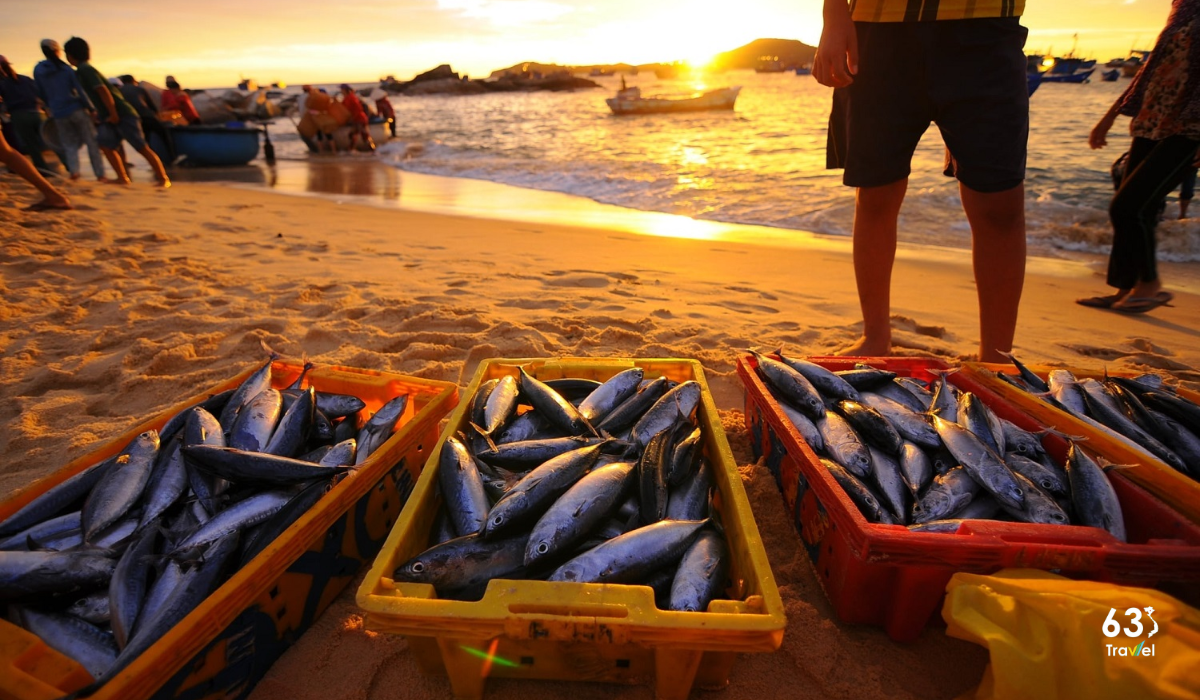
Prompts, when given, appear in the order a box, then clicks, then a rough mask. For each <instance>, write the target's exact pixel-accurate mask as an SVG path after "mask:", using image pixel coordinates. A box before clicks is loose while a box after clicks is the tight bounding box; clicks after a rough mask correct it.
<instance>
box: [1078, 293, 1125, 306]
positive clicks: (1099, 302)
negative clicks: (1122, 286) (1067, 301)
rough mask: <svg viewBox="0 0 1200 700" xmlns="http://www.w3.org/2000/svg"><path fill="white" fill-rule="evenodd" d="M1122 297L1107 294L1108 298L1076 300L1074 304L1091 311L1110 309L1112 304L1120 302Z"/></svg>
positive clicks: (1120, 295)
mask: <svg viewBox="0 0 1200 700" xmlns="http://www.w3.org/2000/svg"><path fill="white" fill-rule="evenodd" d="M1123 296H1124V295H1122V294H1109V295H1108V296H1101V297H1088V298H1086V299H1076V300H1075V303H1076V304H1079V305H1080V306H1087V307H1090V308H1093V309H1111V308H1112V306H1113V304H1115V303H1117V302H1118V301H1120V300H1121V299H1122V297H1123Z"/></svg>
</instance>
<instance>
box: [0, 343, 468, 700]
mask: <svg viewBox="0 0 1200 700" xmlns="http://www.w3.org/2000/svg"><path fill="white" fill-rule="evenodd" d="M301 369H302V368H301V367H300V366H299V365H296V364H292V363H287V362H279V361H277V362H274V363H273V364H272V384H273V386H275V387H276V388H283V387H286V386H288V385H289V384H290V383H291V382H292V381H294V380H295V379H296V377H297V376H299V374H300V372H301ZM253 371H254V370H253V369H251V370H247V371H246V372H243V373H242V374H241V375H239V376H238V377H235V378H233V379H231V380H229V381H227V382H224V383H222V384H220V385H219V386H217V387H215V388H213V389H212V390H210V391H208V392H206V393H203V394H200V395H198V396H195V397H193V398H191V399H189V400H188V401H184V402H182V403H180V404H178V405H176V406H174V407H172V408H171V409H169V410H167V411H165V412H163V413H162V414H159V415H158V416H157V417H155V418H152V419H150V420H147V421H145V422H144V423H142V424H140V425H138V426H136V427H134V428H132V429H131V430H129V431H128V432H126V433H125V434H124V435H122V436H120V437H118V438H116V439H114V440H111V441H109V442H107V443H105V444H104V445H102V446H101V447H99V448H97V449H95V450H93V451H92V452H90V453H89V454H87V455H84V456H82V457H80V458H79V459H76V460H74V461H73V462H71V463H70V464H68V465H67V466H65V467H63V468H62V469H60V470H59V471H57V472H55V473H53V474H51V475H50V476H48V477H46V478H44V479H41V480H39V481H37V482H35V483H33V484H32V485H31V486H29V487H28V488H26V489H24V490H23V491H21V492H20V493H18V494H16V495H15V496H13V497H12V498H10V499H8V500H7V501H5V502H4V503H2V504H0V520H3V519H4V518H7V517H8V516H10V515H12V514H13V513H15V512H16V511H17V510H19V509H20V508H21V507H22V506H24V505H25V504H27V503H29V502H30V501H31V500H33V499H34V498H35V497H37V496H38V495H40V494H42V493H44V492H45V491H46V490H48V489H49V488H51V487H53V486H55V485H56V484H59V483H61V482H62V481H64V480H66V479H67V478H69V477H70V476H72V475H74V474H77V473H79V472H80V471H83V470H84V469H85V468H87V467H89V466H91V465H93V464H95V463H97V462H99V461H101V460H103V459H106V458H108V457H111V456H112V455H115V454H117V453H119V452H120V451H121V450H122V449H123V448H124V447H125V445H126V444H127V443H128V442H129V441H130V440H132V439H133V438H134V437H135V436H137V435H139V434H140V433H142V432H144V431H146V430H149V429H152V428H153V429H158V428H160V427H162V426H163V424H165V423H166V421H167V420H168V419H169V418H170V417H171V416H173V415H174V414H176V413H178V412H179V411H181V410H183V409H185V408H187V407H188V406H191V405H194V404H195V403H197V402H199V401H201V400H203V399H206V398H208V397H209V396H212V395H215V394H217V393H220V392H222V391H225V390H227V389H232V388H234V387H236V386H238V385H239V384H240V383H241V382H242V381H243V380H244V379H246V378H247V377H248V376H250V374H251V373H252V372H253ZM307 378H308V381H309V383H310V384H311V385H312V386H313V387H315V388H316V389H317V390H318V391H326V392H333V393H342V394H353V395H355V396H358V397H359V398H360V399H362V400H363V401H364V402H365V403H366V404H367V405H366V408H365V409H364V410H365V411H375V410H378V409H379V407H380V406H382V405H383V404H384V403H386V402H387V401H389V400H390V399H392V398H394V397H396V396H399V395H401V394H408V395H409V396H410V397H411V398H410V400H409V402H408V405H407V407H406V408H405V412H404V414H403V415H402V416H401V418H400V420H399V421H398V422H397V428H396V431H395V433H394V434H393V435H392V436H391V437H390V438H389V439H388V440H387V442H385V443H384V444H383V445H381V446H380V447H379V448H377V450H376V452H375V453H374V454H372V455H371V456H370V457H369V458H368V459H367V460H366V461H364V462H363V464H362V465H360V466H359V468H358V469H357V470H356V471H355V472H353V473H352V475H351V476H348V477H347V478H344V479H342V480H341V481H340V482H338V483H337V484H336V485H335V486H334V487H333V488H332V489H331V490H330V491H329V492H328V493H326V494H325V495H324V496H323V497H322V498H321V500H319V501H317V503H316V504H315V505H314V506H313V507H312V508H310V509H309V510H308V512H306V513H305V514H304V515H302V516H301V517H300V519H299V520H297V521H296V522H295V523H293V524H292V525H291V527H290V528H288V529H287V530H286V531H285V532H284V533H283V534H282V535H280V536H279V537H278V538H276V539H275V541H274V542H273V543H271V544H270V545H269V546H268V547H267V548H266V549H265V550H264V551H263V552H261V553H260V554H259V555H258V556H257V557H256V558H255V559H254V560H252V561H251V562H250V563H249V564H247V565H246V566H244V567H242V568H241V570H239V571H238V572H237V573H235V574H234V575H233V576H232V577H230V578H229V580H227V581H226V582H225V583H224V584H223V585H222V586H221V587H220V588H218V589H217V590H216V591H215V592H214V593H213V594H212V595H210V596H209V597H208V598H207V599H205V601H204V602H203V603H201V604H200V605H199V606H198V607H197V608H196V609H195V610H193V611H192V612H191V613H190V614H189V615H188V616H187V617H185V618H184V619H183V620H182V621H181V622H180V623H179V624H177V625H176V626H175V627H174V628H172V629H171V630H170V631H169V632H168V633H167V634H166V635H164V636H163V637H162V638H161V639H160V640H159V641H158V642H157V643H155V644H154V646H152V647H151V648H150V649H149V650H148V651H147V652H146V653H144V654H142V655H141V656H140V657H139V658H138V659H136V660H135V661H133V662H132V663H130V664H129V666H127V667H126V668H125V669H124V670H122V671H121V672H120V673H118V674H117V675H115V676H114V677H113V678H111V679H110V680H109V681H108V682H107V683H105V684H104V685H103V686H102V687H101V688H100V689H99V690H97V691H96V692H95V693H94V694H93V695H91V696H89V697H91V698H97V699H98V700H101V699H102V700H118V699H119V700H146V699H148V698H154V699H155V700H170V699H173V698H188V699H189V700H194V699H197V698H235V697H245V696H247V695H249V694H250V691H251V689H253V687H254V685H255V684H256V683H258V681H259V680H261V679H262V677H263V676H264V675H266V673H267V670H268V669H269V668H270V667H271V664H273V663H274V662H275V660H276V659H278V658H279V656H280V655H281V654H283V652H284V651H285V650H287V648H288V647H290V646H291V645H292V644H294V643H295V642H296V640H297V639H298V638H299V637H300V635H301V634H303V633H304V632H305V630H307V629H308V628H309V627H310V626H311V625H312V623H313V622H314V621H315V620H316V619H317V617H318V616H319V615H320V614H321V613H322V612H323V611H324V610H325V608H327V607H329V604H330V603H332V602H333V600H334V599H335V598H336V597H337V595H338V593H339V592H340V591H341V590H342V589H343V588H345V586H346V585H347V584H348V583H350V582H351V581H352V580H353V579H354V578H355V577H356V576H357V575H358V573H359V572H360V571H361V570H362V568H363V565H364V564H369V563H370V562H371V561H372V560H373V559H374V557H375V555H376V554H377V553H378V552H379V549H380V547H381V546H382V545H383V542H384V539H385V538H386V537H387V534H388V532H389V531H390V530H391V527H392V525H393V523H394V522H395V521H396V518H397V517H398V516H399V514H400V511H401V509H402V508H403V506H404V504H405V502H406V501H407V500H408V496H409V494H410V493H411V492H412V488H413V484H414V483H415V482H416V481H417V479H418V478H419V477H420V475H421V469H422V468H423V466H424V464H425V457H426V454H427V453H428V452H429V450H430V448H431V447H432V446H433V444H434V443H435V442H436V440H437V436H438V425H439V423H440V422H441V420H442V418H443V417H445V416H446V414H448V413H449V412H450V411H451V410H452V409H453V408H454V406H455V405H456V404H457V402H458V387H457V386H456V385H454V384H451V383H448V382H439V381H433V380H429V379H421V378H418V377H410V376H406V375H401V374H395V373H390V372H378V371H373V370H365V369H354V368H350V367H338V366H332V365H325V366H318V367H316V368H314V369H312V370H311V371H310V372H309V373H308V375H307ZM91 682H92V678H91V676H90V675H89V674H88V673H87V671H85V670H83V667H82V666H80V665H79V664H77V663H76V662H75V661H73V660H71V659H68V658H67V657H66V656H63V655H62V654H60V653H58V652H57V651H55V650H54V649H52V648H50V647H49V646H48V645H46V644H45V643H43V642H42V641H41V640H40V639H39V638H38V637H36V636H34V635H32V634H30V633H29V632H27V631H26V630H24V629H21V628H19V627H16V626H15V625H12V624H10V623H8V622H7V621H3V620H0V699H2V700H51V699H52V698H60V697H62V696H64V695H66V694H68V693H72V692H74V691H77V690H79V689H80V688H83V687H84V686H86V685H88V684H90V683H91Z"/></svg>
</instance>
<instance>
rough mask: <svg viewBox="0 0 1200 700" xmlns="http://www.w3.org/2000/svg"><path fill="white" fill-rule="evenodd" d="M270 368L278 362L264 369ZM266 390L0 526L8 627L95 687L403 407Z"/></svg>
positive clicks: (260, 373) (259, 384) (190, 413)
mask: <svg viewBox="0 0 1200 700" xmlns="http://www.w3.org/2000/svg"><path fill="white" fill-rule="evenodd" d="M272 359H274V358H272ZM310 368H311V365H308V364H306V365H305V371H304V372H302V373H301V375H300V377H299V378H298V379H297V380H296V381H295V383H293V384H292V385H291V386H289V387H288V388H286V389H284V390H282V391H278V390H276V389H273V388H272V387H271V361H270V360H269V361H267V363H266V364H265V365H263V366H262V367H261V368H260V369H258V370H257V371H256V372H254V374H253V375H251V376H250V377H249V378H248V379H246V380H245V382H243V383H242V384H241V385H240V386H238V387H237V388H236V389H232V390H230V391H227V392H223V393H221V394H218V395H216V396H213V397H211V398H209V399H207V400H205V401H203V402H201V403H199V404H197V405H195V406H192V407H189V408H187V409H185V410H183V411H181V412H180V413H178V414H177V415H175V416H173V417H172V418H171V419H170V420H168V421H167V422H166V424H165V425H163V427H162V428H161V429H160V430H157V431H155V430H149V431H146V432H144V433H142V434H141V435H138V436H137V437H136V438H134V439H133V441H131V442H130V443H129V445H127V446H126V447H125V448H124V449H123V450H122V451H121V452H120V453H119V454H118V455H116V456H115V457H112V458H110V459H107V460H104V461H102V462H100V463H98V464H95V465H93V466H91V467H89V468H87V469H85V470H84V471H82V472H80V473H79V474H77V475H75V476H73V477H71V478H70V479H68V480H66V481H64V482H63V483H61V484H59V485H58V486H55V487H53V488H51V489H50V490H48V491H46V492H45V493H44V494H42V495H41V496H39V497H37V498H36V499H34V500H33V501H31V502H30V503H29V504H28V505H26V506H25V507H24V508H22V509H21V510H19V511H17V512H16V513H14V514H13V515H12V516H11V517H9V518H8V519H7V520H5V521H4V522H3V523H0V537H3V538H4V539H3V541H2V542H0V601H2V602H4V603H6V604H7V613H8V617H9V618H10V619H11V620H12V621H14V622H16V623H17V624H19V625H21V626H23V627H25V628H26V629H28V630H30V631H31V632H33V633H34V634H36V635H38V636H39V637H41V638H42V640H43V641H45V642H46V643H47V644H48V645H50V646H51V647H53V648H55V649H57V650H58V651H60V652H62V653H63V654H65V655H67V656H69V657H71V658H73V659H75V660H76V661H78V662H79V663H80V664H81V665H82V666H83V667H84V668H85V669H87V670H88V672H89V673H91V675H92V677H93V678H94V679H96V681H97V683H96V685H95V686H93V687H98V686H99V685H100V684H103V683H104V682H105V681H106V680H107V679H109V678H111V677H112V676H113V675H114V674H115V673H117V672H118V671H120V670H121V669H122V668H124V667H125V666H127V665H128V664H129V663H130V662H131V661H133V660H134V659H136V658H137V657H138V656H139V655H140V654H142V653H143V652H145V651H146V650H147V649H148V648H150V646H151V645H153V644H154V643H155V642H156V641H158V639H159V638H161V637H162V636H163V635H164V634H165V633H166V632H167V631H168V630H170V629H171V628H172V627H174V626H175V625H176V624H177V623H178V622H179V621H180V620H182V619H183V618H184V617H185V616H186V615H187V614H188V613H189V612H191V611H192V610H193V609H194V608H195V607H196V606H197V605H199V604H200V603H201V602H202V601H203V600H204V599H205V598H206V597H208V595H209V594H210V593H212V592H213V591H215V590H216V589H217V588H218V587H219V586H220V585H221V583H223V582H224V581H225V580H226V579H227V578H228V577H229V576H230V575H232V574H233V573H234V572H235V571H237V570H238V569H240V568H241V567H243V566H245V565H246V564H247V563H248V562H250V561H251V560H252V559H253V558H254V557H255V556H256V555H257V554H258V553H259V552H261V551H263V549H265V548H266V547H267V545H269V544H270V543H271V542H272V541H274V539H275V538H276V537H277V536H279V535H280V534H281V533H283V531H284V530H286V529H287V528H288V526H289V525H291V524H292V523H293V522H295V521H296V520H297V519H298V518H299V517H300V516H301V515H302V514H304V512H305V511H307V510H308V509H309V508H310V507H311V506H312V505H313V504H315V503H316V502H317V501H318V500H319V499H320V498H321V496H322V495H324V494H325V493H326V492H327V491H328V490H329V488H330V486H331V484H332V483H333V481H334V480H335V479H336V478H338V477H339V476H341V475H343V474H345V473H347V472H349V471H352V470H353V469H354V465H356V464H361V463H362V461H363V460H364V459H365V458H366V457H367V456H368V455H369V454H370V452H371V451H372V450H374V449H377V448H378V447H379V445H381V444H383V442H384V441H386V440H387V438H388V436H389V435H390V434H391V433H392V430H393V429H394V427H395V424H396V422H397V420H398V419H399V417H400V416H401V414H403V413H404V408H405V406H406V404H407V396H404V395H402V396H399V397H396V398H395V399H393V400H392V401H390V402H389V403H387V404H385V405H384V406H383V407H382V408H381V409H380V410H379V411H378V412H376V413H375V414H374V415H373V416H371V417H370V419H369V420H367V421H366V422H365V424H364V425H363V427H362V428H359V422H360V415H359V414H360V412H361V411H362V409H363V408H364V407H365V404H364V403H363V401H361V400H360V399H359V398H357V397H354V396H349V395H345V394H326V393H322V392H317V391H314V390H313V389H312V388H311V387H309V388H307V389H304V388H301V387H303V383H304V378H305V374H306V373H307V371H308V370H309V369H310Z"/></svg>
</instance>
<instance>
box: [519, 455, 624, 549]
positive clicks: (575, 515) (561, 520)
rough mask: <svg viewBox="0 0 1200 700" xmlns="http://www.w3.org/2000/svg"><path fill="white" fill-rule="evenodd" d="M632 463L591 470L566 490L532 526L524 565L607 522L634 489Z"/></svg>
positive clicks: (573, 543)
mask: <svg viewBox="0 0 1200 700" xmlns="http://www.w3.org/2000/svg"><path fill="white" fill-rule="evenodd" d="M634 469H635V468H634V465H633V463H632V462H622V463H617V464H610V465H609V466H607V467H600V468H599V469H593V470H592V471H591V472H590V473H589V474H588V475H587V476H584V477H583V478H582V479H580V480H579V481H578V482H576V484H575V485H574V486H572V487H571V488H569V489H568V490H567V492H566V493H564V494H563V495H562V496H561V497H560V498H559V499H558V500H557V501H555V502H554V504H553V505H551V506H550V508H549V509H548V510H547V511H546V512H545V514H544V515H542V517H541V518H540V519H539V520H538V521H537V524H536V525H534V526H533V530H532V532H531V533H530V535H529V544H528V545H527V547H526V549H525V566H532V565H533V564H534V562H536V561H538V560H539V559H542V558H547V557H552V556H553V555H554V554H556V553H558V552H561V551H565V550H568V549H569V548H570V547H571V546H573V545H575V544H577V543H579V542H580V541H582V540H583V539H584V538H585V537H587V535H588V534H589V533H590V532H592V531H593V530H595V529H596V528H597V527H599V526H600V525H602V524H603V523H604V522H605V521H607V520H608V519H610V518H611V517H612V515H613V514H614V513H615V512H616V510H617V508H619V507H620V505H621V503H622V501H623V500H624V499H625V496H626V495H627V494H628V493H629V491H630V488H631V487H632V486H633V482H634V479H633V475H634Z"/></svg>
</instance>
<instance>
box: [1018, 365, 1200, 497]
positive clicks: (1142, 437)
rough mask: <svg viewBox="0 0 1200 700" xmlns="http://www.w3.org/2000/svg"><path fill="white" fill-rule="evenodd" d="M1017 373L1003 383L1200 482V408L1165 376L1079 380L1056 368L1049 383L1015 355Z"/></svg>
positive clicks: (1051, 372) (1048, 376)
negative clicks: (1164, 379) (1171, 385)
mask: <svg viewBox="0 0 1200 700" xmlns="http://www.w3.org/2000/svg"><path fill="white" fill-rule="evenodd" d="M1009 359H1011V360H1012V362H1013V364H1014V365H1016V367H1017V371H1018V372H1019V374H1017V375H1015V376H1014V375H1009V374H1003V373H999V374H998V375H997V376H999V377H1000V378H1001V379H1003V380H1004V381H1006V382H1008V383H1009V384H1012V385H1013V386H1015V387H1017V388H1018V389H1021V390H1023V391H1027V392H1029V393H1031V394H1033V395H1035V396H1038V397H1040V398H1041V399H1042V400H1043V401H1045V402H1046V403H1049V404H1050V405H1052V406H1054V407H1055V408H1058V409H1059V410H1062V411H1066V412H1067V413H1070V414H1071V415H1073V416H1075V417H1076V418H1078V419H1079V420H1081V421H1083V422H1084V423H1087V424H1088V425H1090V426H1092V427H1093V428H1095V429H1097V430H1098V431H1100V432H1102V433H1104V434H1105V435H1108V436H1109V437H1111V438H1113V439H1114V440H1117V441H1118V442H1120V443H1123V444H1125V445H1127V446H1129V447H1131V448H1133V449H1134V450H1136V451H1137V452H1140V453H1142V454H1145V455H1146V456H1148V457H1152V458H1154V459H1157V460H1159V461H1161V462H1164V463H1166V464H1167V465H1168V466H1170V467H1171V468H1172V469H1174V470H1176V471H1178V472H1179V473H1180V474H1183V475H1184V476H1186V477H1188V478H1190V479H1193V480H1196V481H1200V406H1197V405H1196V404H1195V403H1193V402H1192V401H1189V400H1188V399H1187V398H1185V397H1183V396H1180V395H1179V394H1178V393H1176V392H1175V390H1174V389H1173V388H1172V387H1170V386H1169V385H1167V384H1165V383H1163V380H1162V378H1161V377H1159V376H1157V375H1153V374H1146V375H1142V376H1140V377H1134V378H1126V377H1105V378H1104V381H1099V380H1097V379H1090V378H1088V379H1076V378H1075V375H1073V374H1071V372H1070V371H1068V370H1065V369H1056V370H1051V371H1050V373H1049V374H1048V375H1047V379H1048V381H1045V380H1043V379H1042V378H1041V377H1040V376H1038V375H1037V374H1036V373H1034V372H1032V371H1030V370H1029V368H1027V367H1025V365H1023V364H1021V362H1019V361H1018V360H1017V359H1016V358H1015V357H1013V356H1011V355H1009Z"/></svg>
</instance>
